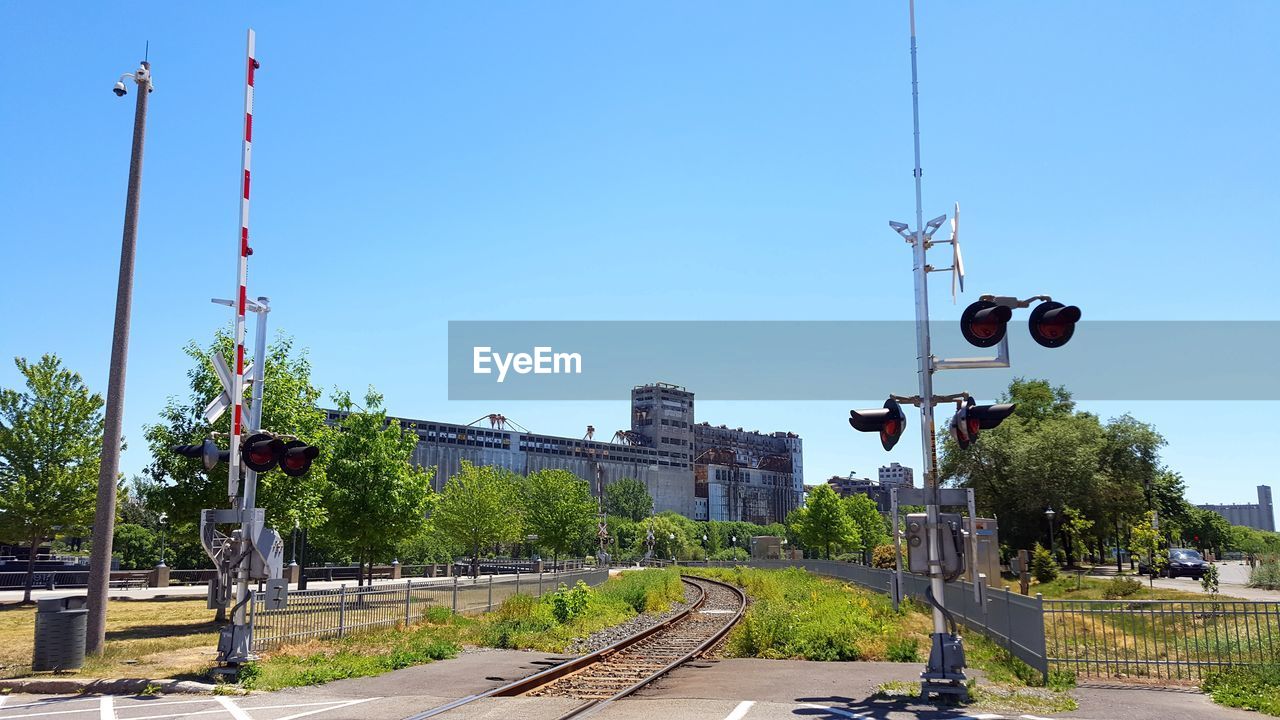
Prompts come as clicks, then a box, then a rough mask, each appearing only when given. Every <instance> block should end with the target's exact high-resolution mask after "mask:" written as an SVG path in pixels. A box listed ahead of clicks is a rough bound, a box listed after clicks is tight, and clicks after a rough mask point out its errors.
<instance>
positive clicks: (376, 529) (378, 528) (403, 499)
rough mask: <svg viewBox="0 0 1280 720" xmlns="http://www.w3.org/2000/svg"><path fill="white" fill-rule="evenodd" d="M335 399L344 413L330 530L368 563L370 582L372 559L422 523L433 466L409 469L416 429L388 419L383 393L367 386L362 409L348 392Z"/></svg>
mask: <svg viewBox="0 0 1280 720" xmlns="http://www.w3.org/2000/svg"><path fill="white" fill-rule="evenodd" d="M334 400H335V402H336V403H337V406H338V410H339V411H341V412H343V413H345V415H344V416H343V418H342V419H341V421H340V422H339V426H338V430H339V432H337V433H336V436H335V438H334V442H333V454H332V459H331V460H330V462H329V467H328V480H329V482H328V494H327V496H326V499H325V504H326V505H327V506H328V508H329V522H330V523H331V524H332V526H333V527H332V532H333V533H334V534H336V535H338V536H340V537H341V538H343V539H344V540H345V542H346V544H347V545H348V546H349V547H350V548H351V551H352V554H353V555H354V557H355V558H356V559H357V561H358V562H359V563H360V565H361V567H366V566H367V567H368V572H369V582H370V583H372V582H373V563H374V561H375V560H377V559H378V558H379V557H385V556H386V555H388V554H390V553H392V552H394V550H395V548H396V546H397V544H399V543H401V542H404V541H405V540H406V539H408V538H410V537H412V536H414V535H415V534H417V533H418V532H420V531H421V530H422V529H423V528H424V527H425V526H426V522H427V511H428V510H429V509H430V507H431V504H432V492H431V476H432V475H433V474H434V469H432V470H423V469H421V468H417V467H414V465H413V463H412V459H413V449H414V448H415V447H416V446H417V444H418V435H417V433H415V432H413V431H412V430H410V429H407V428H402V427H401V426H400V422H399V421H398V420H388V418H387V411H386V410H385V409H384V408H383V405H382V396H381V395H379V394H378V393H377V392H375V391H374V390H373V389H372V388H370V389H369V390H368V392H366V393H365V396H364V407H362V408H361V407H357V406H356V405H355V403H353V402H352V400H351V395H350V393H345V392H341V393H338V394H337V395H336V396H335V397H334Z"/></svg>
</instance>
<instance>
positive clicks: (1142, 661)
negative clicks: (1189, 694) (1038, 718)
mask: <svg viewBox="0 0 1280 720" xmlns="http://www.w3.org/2000/svg"><path fill="white" fill-rule="evenodd" d="M1044 609H1045V628H1046V631H1047V633H1048V661H1049V663H1050V665H1052V666H1053V667H1054V668H1055V669H1062V670H1067V671H1071V672H1074V673H1075V674H1076V675H1080V676H1086V677H1088V676H1093V677H1117V676H1126V677H1130V678H1155V679H1161V680H1200V679H1202V678H1203V677H1204V674H1205V672H1206V671H1212V670H1217V669H1221V668H1224V667H1227V666H1232V665H1261V664H1270V663H1276V662H1280V603H1277V602H1237V601H1200V600H1196V601H1182V600H1143V601H1116V600H1045V601H1044Z"/></svg>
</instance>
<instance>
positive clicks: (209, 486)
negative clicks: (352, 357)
mask: <svg viewBox="0 0 1280 720" xmlns="http://www.w3.org/2000/svg"><path fill="white" fill-rule="evenodd" d="M184 351H185V353H186V355H187V356H188V357H189V358H191V360H192V363H193V366H192V367H191V368H190V369H189V370H188V371H187V380H188V385H189V387H188V393H187V396H186V397H185V398H183V399H178V398H173V397H171V398H169V401H168V402H167V403H166V404H165V407H164V409H163V410H162V411H161V413H160V420H159V421H158V422H157V423H155V424H154V425H148V426H146V427H145V433H144V434H145V436H146V440H147V446H148V447H149V448H150V450H151V458H152V460H151V464H150V465H149V466H148V467H147V470H146V475H147V476H148V478H149V480H150V483H149V484H148V485H147V486H146V489H145V492H146V501H147V504H148V506H149V507H150V509H151V510H152V511H154V512H156V513H159V512H166V513H168V515H169V523H170V526H171V528H170V530H171V535H170V537H171V538H173V540H174V541H175V543H176V544H178V545H183V546H198V542H197V541H198V533H199V521H200V511H201V510H202V509H204V508H217V507H225V506H226V504H227V466H226V465H225V464H223V465H220V466H218V468H217V469H216V470H214V471H213V472H206V471H205V469H204V467H203V466H202V465H201V464H200V461H199V460H195V459H191V458H186V457H182V456H179V455H175V454H174V453H173V451H172V448H173V447H174V446H175V445H188V444H196V443H199V442H200V441H201V440H203V439H204V438H205V437H207V436H208V435H209V433H210V432H211V431H216V432H219V433H224V434H225V433H228V432H229V431H230V428H231V417H230V416H231V413H230V412H227V413H223V415H222V417H221V418H219V419H218V421H217V422H215V423H214V424H213V425H212V426H210V425H209V424H207V423H206V422H205V421H204V417H203V415H204V408H205V406H206V405H208V403H209V402H210V401H211V400H212V399H213V398H215V397H216V396H217V395H218V394H219V393H221V392H222V385H221V383H220V382H219V381H218V377H217V375H216V374H215V373H214V371H213V365H212V362H211V358H212V356H213V355H214V354H215V353H217V354H220V355H222V357H223V358H224V359H225V360H227V361H228V363H231V364H232V365H234V363H232V362H231V358H232V355H233V352H234V343H233V342H232V338H231V335H230V334H229V333H227V332H226V331H225V330H220V331H218V332H217V333H215V334H214V338H213V341H212V342H211V343H210V344H209V345H208V346H207V347H201V346H199V345H197V344H196V343H195V342H191V343H188V344H187V346H186V348H184ZM266 366H267V367H266V381H265V384H264V385H263V403H262V426H263V427H264V428H266V429H269V430H273V431H275V432H280V433H287V434H290V435H294V436H297V437H298V438H299V439H301V440H303V441H305V442H307V443H308V444H310V445H314V446H316V447H318V448H320V456H319V457H318V458H316V460H315V462H314V463H312V465H311V470H310V471H309V472H308V473H307V474H306V475H304V476H302V477H298V478H294V477H289V476H287V475H285V474H284V473H282V472H279V471H272V472H268V473H263V474H261V475H259V476H258V494H257V505H258V507H261V508H263V509H264V510H265V514H266V522H267V524H268V525H272V526H275V527H277V528H282V529H286V530H287V529H289V528H293V527H294V526H295V525H297V526H300V527H302V528H316V527H318V526H320V525H322V524H323V522H324V520H325V517H326V513H327V508H326V506H325V503H324V498H325V493H326V484H327V483H326V468H327V467H328V465H329V456H330V452H331V444H332V435H333V433H332V432H331V431H330V429H329V428H328V427H327V426H326V425H325V416H324V412H323V411H322V410H321V409H320V408H319V407H318V405H317V402H318V401H319V399H320V396H321V393H320V390H319V389H318V388H317V387H316V386H314V385H312V384H311V363H310V361H309V360H308V359H307V354H306V352H305V351H297V350H295V349H294V344H293V340H292V339H291V338H289V337H288V336H285V335H278V336H277V337H276V339H275V340H274V341H273V342H272V343H270V345H269V346H268V347H267V349H266ZM247 394H248V393H246V395H247ZM200 555H201V556H203V552H201V553H200Z"/></svg>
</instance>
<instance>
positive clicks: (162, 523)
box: [156, 513, 169, 567]
mask: <svg viewBox="0 0 1280 720" xmlns="http://www.w3.org/2000/svg"><path fill="white" fill-rule="evenodd" d="M157 520H158V521H159V523H160V564H159V565H157V566H156V567H164V566H165V565H164V550H165V547H164V539H165V538H164V528H165V524H166V523H168V522H169V514H168V513H160V517H159V518H157Z"/></svg>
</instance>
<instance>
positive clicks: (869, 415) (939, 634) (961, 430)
mask: <svg viewBox="0 0 1280 720" xmlns="http://www.w3.org/2000/svg"><path fill="white" fill-rule="evenodd" d="M908 6H909V12H910V19H911V119H912V126H913V140H914V150H915V167H914V171H913V176H914V179H915V191H916V228H915V230H914V231H912V230H911V229H910V228H909V226H908V225H907V224H906V223H901V222H895V221H890V222H889V227H891V228H893V230H894V231H895V232H897V233H898V235H900V236H901V237H902V238H903V240H905V241H906V242H907V243H908V244H909V245H910V246H911V251H912V253H911V256H912V278H913V281H914V284H915V320H916V375H917V378H918V382H919V394H918V395H915V396H913V397H900V396H897V395H890V396H889V399H888V400H887V401H886V402H885V404H884V407H883V408H873V409H868V410H852V411H850V413H849V424H850V425H851V426H852V427H853V429H854V430H857V431H859V432H878V433H879V434H880V442H881V444H882V445H883V446H884V449H885V450H889V449H891V448H892V447H893V446H894V444H895V443H896V442H897V440H898V438H899V437H900V436H901V435H902V432H903V428H904V426H905V423H906V416H905V415H904V414H903V412H902V408H901V404H911V405H916V406H918V407H919V408H920V450H921V456H922V460H923V464H924V490H923V492H921V493H918V494H917V493H912V495H913V496H914V497H916V498H917V499H915V500H914V501H913V502H912V503H911V504H916V503H919V502H921V500H923V502H924V504H925V507H926V513H925V515H924V517H923V518H921V517H919V516H916V517H915V519H914V520H911V517H912V516H908V519H909V520H910V523H909V527H910V531H911V533H912V537H911V542H910V543H908V544H909V546H910V549H909V551H908V555H909V558H910V560H911V563H910V564H911V572H916V573H920V574H927V575H928V577H929V590H928V592H927V593H926V595H925V599H926V600H927V601H928V602H929V604H930V605H932V606H933V635H932V646H931V648H930V652H929V664H928V666H927V667H926V668H925V671H924V673H922V674H921V680H922V683H921V690H922V693H923V694H924V695H925V696H926V697H927V696H928V695H930V694H953V695H962V696H963V695H965V694H967V690H966V687H965V674H964V665H965V660H964V645H963V643H962V641H961V638H960V637H959V636H958V635H956V634H955V623H954V618H953V616H952V614H951V613H949V612H948V611H947V610H946V608H945V607H944V590H945V588H946V583H947V582H949V581H951V580H953V579H955V578H957V577H959V576H960V574H961V573H962V572H963V570H964V557H963V556H964V553H965V550H964V544H965V543H964V542H963V540H962V535H963V531H962V525H963V523H962V520H961V518H960V516H959V515H957V514H948V515H945V516H944V515H943V514H942V513H941V512H940V506H942V505H948V506H953V505H963V504H968V506H969V517H970V536H971V540H973V537H974V536H973V533H975V532H976V527H977V526H976V525H975V524H974V523H973V518H974V517H975V508H974V503H973V498H972V494H971V493H970V494H968V495H967V498H966V497H962V495H963V493H962V491H957V490H942V489H941V488H940V487H939V478H938V447H937V433H936V425H935V421H934V406H935V405H937V404H939V403H946V402H955V403H956V415H955V416H954V417H953V418H952V419H951V422H950V424H949V430H950V432H951V435H952V436H953V437H954V438H955V440H956V443H957V445H958V446H959V447H960V448H961V449H962V450H963V449H965V448H968V447H969V446H970V445H971V444H972V443H973V442H975V441H977V439H978V435H979V432H980V431H981V430H991V429H994V428H995V427H997V426H998V425H999V424H1000V423H1001V422H1002V421H1003V420H1004V419H1005V418H1006V417H1008V416H1009V415H1010V414H1011V413H1012V412H1013V411H1014V405H1012V404H1009V403H1003V404H996V405H979V404H977V402H976V401H975V400H974V399H973V398H971V397H969V395H968V393H958V394H955V395H942V396H939V395H935V394H934V392H933V373H934V372H936V371H938V370H973V369H981V368H1006V367H1009V345H1008V338H1007V337H1006V325H1007V323H1008V322H1009V319H1010V318H1011V317H1012V315H1013V310H1014V309H1020V308H1028V307H1030V306H1031V304H1032V303H1033V302H1040V303H1041V304H1040V305H1038V306H1037V307H1036V308H1035V309H1034V310H1032V312H1031V319H1030V323H1029V325H1028V330H1029V331H1030V332H1031V338H1032V339H1033V340H1034V341H1035V342H1036V343H1038V344H1039V345H1041V346H1043V347H1047V348H1057V347H1061V346H1063V345H1065V344H1066V343H1067V342H1068V341H1069V340H1070V339H1071V336H1072V333H1073V332H1074V331H1075V324H1076V322H1077V321H1079V319H1080V309H1079V308H1078V307H1075V306H1074V305H1071V306H1068V305H1063V304H1062V303H1059V302H1054V301H1053V300H1052V298H1050V297H1049V296H1047V295H1037V296H1034V297H1031V298H1028V299H1026V300H1019V299H1018V298H1016V297H1005V296H997V295H983V296H982V297H981V298H980V299H979V300H978V302H976V303H973V304H972V305H970V306H969V308H968V309H966V310H965V312H964V314H963V315H962V316H961V318H960V325H961V334H962V335H963V336H964V338H965V340H967V341H968V342H969V343H970V344H972V345H975V346H977V347H984V348H985V347H992V346H998V347H997V351H996V356H995V357H980V358H948V359H938V358H935V357H934V356H933V351H932V347H931V343H930V337H929V273H931V272H943V271H948V270H949V271H950V272H951V277H952V280H951V288H952V296H953V298H954V296H955V291H956V288H957V287H959V289H960V290H961V291H963V290H964V262H963V260H962V259H961V255H960V240H959V212H960V207H959V205H956V209H955V214H954V215H953V216H952V220H951V237H950V238H949V239H947V240H938V241H935V240H934V239H933V235H934V233H936V232H937V231H938V228H940V227H942V224H943V222H944V221H946V219H947V216H946V215H941V216H939V217H936V218H934V219H932V220H930V221H928V222H925V219H924V207H923V201H922V192H921V179H922V177H923V174H924V173H923V171H922V170H921V167H920V89H919V73H918V70H917V63H916V7H915V0H909V3H908ZM935 244H950V245H951V249H952V264H951V267H949V268H934V267H931V266H930V265H929V263H928V260H927V255H928V251H929V249H930V248H931V247H932V246H933V245H935ZM957 493H961V494H957ZM898 495H899V492H898V491H897V490H895V491H894V494H893V504H894V508H895V509H894V512H893V514H894V528H895V533H894V534H895V544H896V546H898V548H899V550H898V553H897V554H898V569H897V573H896V575H895V583H894V586H895V594H894V598H895V602H896V601H897V597H898V592H899V590H898V589H899V588H901V587H902V582H901V581H902V570H903V569H902V558H901V542H900V541H898V540H897V538H898V537H900V536H899V535H898V531H897V509H896V508H897V503H898ZM966 500H967V503H966ZM974 547H975V548H976V544H974ZM971 562H972V561H971ZM973 577H974V579H975V584H974V592H975V596H976V597H978V598H981V596H982V592H981V587H980V585H981V578H980V577H979V576H978V575H977V574H976V573H973ZM948 625H950V626H951V632H948Z"/></svg>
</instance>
